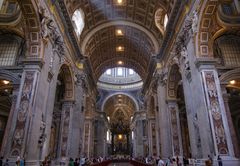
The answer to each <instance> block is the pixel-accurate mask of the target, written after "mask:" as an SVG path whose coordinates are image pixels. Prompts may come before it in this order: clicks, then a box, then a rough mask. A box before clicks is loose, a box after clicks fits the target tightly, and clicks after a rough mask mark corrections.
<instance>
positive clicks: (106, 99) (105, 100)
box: [101, 92, 139, 112]
mask: <svg viewBox="0 0 240 166" xmlns="http://www.w3.org/2000/svg"><path fill="white" fill-rule="evenodd" d="M115 95H125V96H127V97H129V98H130V99H132V101H133V102H134V104H135V107H136V111H138V110H139V105H138V102H137V100H136V99H135V98H134V97H133V96H132V95H130V94H128V93H124V92H116V93H112V94H110V95H108V96H107V97H106V98H105V99H104V100H103V103H102V107H101V111H102V112H103V111H104V106H105V104H106V102H107V101H108V99H110V98H111V97H113V96H115Z"/></svg>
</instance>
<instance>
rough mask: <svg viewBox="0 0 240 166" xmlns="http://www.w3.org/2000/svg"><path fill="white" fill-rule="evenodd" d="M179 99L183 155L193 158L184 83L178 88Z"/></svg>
mask: <svg viewBox="0 0 240 166" xmlns="http://www.w3.org/2000/svg"><path fill="white" fill-rule="evenodd" d="M177 101H178V102H177V103H178V109H179V119H180V129H181V135H182V148H183V156H185V157H186V158H191V149H190V139H189V130H188V121H187V112H186V105H185V99H184V91H183V85H182V84H180V85H178V88H177Z"/></svg>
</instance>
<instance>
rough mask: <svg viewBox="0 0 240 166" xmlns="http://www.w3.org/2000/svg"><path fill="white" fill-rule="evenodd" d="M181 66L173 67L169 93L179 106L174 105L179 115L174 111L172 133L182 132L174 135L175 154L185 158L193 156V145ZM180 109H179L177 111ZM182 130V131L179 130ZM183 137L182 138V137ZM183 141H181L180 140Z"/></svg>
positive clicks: (175, 65)
mask: <svg viewBox="0 0 240 166" xmlns="http://www.w3.org/2000/svg"><path fill="white" fill-rule="evenodd" d="M179 70H180V69H179V66H178V65H177V64H174V65H173V66H172V67H171V70H170V75H169V83H168V90H169V91H168V95H169V97H170V98H172V100H173V101H174V103H175V102H176V105H177V108H174V107H173V110H175V112H178V115H177V114H176V113H174V112H172V117H171V118H172V121H171V123H172V130H173V132H172V133H180V134H181V135H180V136H179V135H176V134H174V135H173V144H174V145H173V146H174V151H175V152H174V153H175V155H181V153H180V152H181V148H182V155H183V156H184V157H185V158H191V157H192V156H191V146H190V138H189V135H190V133H189V128H188V119H187V111H186V104H185V94H184V92H185V89H184V87H183V80H182V75H181V73H180V71H179ZM176 110H178V111H176ZM178 117H179V125H178V122H177V121H178V120H177V119H178ZM178 130H180V131H178ZM180 138H181V139H180ZM180 141H181V142H180Z"/></svg>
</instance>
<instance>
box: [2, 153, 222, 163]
mask: <svg viewBox="0 0 240 166" xmlns="http://www.w3.org/2000/svg"><path fill="white" fill-rule="evenodd" d="M110 160H111V161H112V160H119V161H122V160H127V161H129V160H134V161H137V162H140V163H145V164H147V165H149V166H194V165H196V162H195V161H194V160H193V159H186V158H185V157H183V158H182V159H180V158H179V157H178V156H176V157H168V158H167V159H162V158H161V157H137V158H132V157H130V156H111V157H101V156H100V157H94V158H88V157H85V156H83V157H79V158H75V159H73V158H70V159H69V161H67V162H66V163H68V166H90V165H93V164H97V163H101V162H104V161H110ZM15 163H16V166H24V165H25V159H24V158H21V157H20V156H18V157H17V159H16V162H15ZM66 163H62V164H63V165H66ZM52 164H53V163H52V162H51V158H50V156H47V157H45V159H44V160H43V161H42V164H41V165H42V166H51V165H52ZM217 164H218V166H223V163H222V158H221V157H220V156H219V155H218V157H217ZM205 165H206V166H213V159H212V157H211V156H210V155H208V158H207V159H206V160H205ZM0 166H9V160H8V159H5V161H4V159H3V157H1V158H0Z"/></svg>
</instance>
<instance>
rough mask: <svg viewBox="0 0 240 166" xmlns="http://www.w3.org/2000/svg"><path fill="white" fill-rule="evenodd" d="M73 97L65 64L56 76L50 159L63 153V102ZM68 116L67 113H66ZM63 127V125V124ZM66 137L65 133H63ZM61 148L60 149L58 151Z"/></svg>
mask: <svg viewBox="0 0 240 166" xmlns="http://www.w3.org/2000/svg"><path fill="white" fill-rule="evenodd" d="M72 99H73V84H72V77H71V72H70V71H69V68H68V66H67V65H63V66H62V67H61V68H60V72H59V74H58V78H57V86H56V93H55V100H54V109H53V115H52V124H51V132H50V139H49V150H48V151H49V155H50V157H51V158H52V159H57V158H59V157H61V156H62V155H63V154H62V153H63V150H62V146H63V145H62V144H63V134H66V133H64V132H66V131H64V130H65V128H63V125H65V120H66V115H65V114H66V113H64V114H63V109H64V108H63V107H64V103H65V102H68V100H72ZM68 117H69V115H68ZM64 127H65V126H64ZM64 136H65V137H67V135H64ZM60 149H61V151H60Z"/></svg>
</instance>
